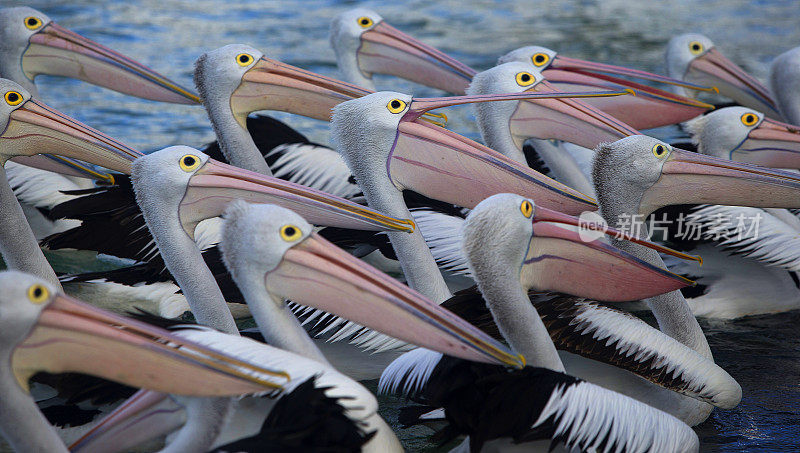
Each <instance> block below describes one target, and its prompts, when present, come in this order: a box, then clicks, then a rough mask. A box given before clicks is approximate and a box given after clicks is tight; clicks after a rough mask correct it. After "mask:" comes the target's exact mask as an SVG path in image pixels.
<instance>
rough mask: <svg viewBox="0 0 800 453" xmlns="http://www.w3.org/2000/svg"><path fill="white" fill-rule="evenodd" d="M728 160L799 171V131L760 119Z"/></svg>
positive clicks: (766, 119)
mask: <svg viewBox="0 0 800 453" xmlns="http://www.w3.org/2000/svg"><path fill="white" fill-rule="evenodd" d="M731 160H735V161H737V162H747V163H751V164H756V165H763V166H765V167H776V168H794V169H800V127H797V126H794V125H791V124H787V123H781V122H780V121H775V120H772V119H769V118H764V119H763V120H762V121H761V124H759V125H758V126H757V127H756V128H754V129H753V130H751V131H750V133H749V134H748V135H747V139H745V141H743V142H742V143H741V144H740V145H739V147H738V148H736V149H734V150H733V151H731Z"/></svg>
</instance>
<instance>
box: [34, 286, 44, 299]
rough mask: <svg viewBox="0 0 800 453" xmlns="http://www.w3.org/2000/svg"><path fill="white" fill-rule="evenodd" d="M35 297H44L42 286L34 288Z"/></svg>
mask: <svg viewBox="0 0 800 453" xmlns="http://www.w3.org/2000/svg"><path fill="white" fill-rule="evenodd" d="M33 297H35V298H36V299H38V298H40V297H42V288H34V290H33Z"/></svg>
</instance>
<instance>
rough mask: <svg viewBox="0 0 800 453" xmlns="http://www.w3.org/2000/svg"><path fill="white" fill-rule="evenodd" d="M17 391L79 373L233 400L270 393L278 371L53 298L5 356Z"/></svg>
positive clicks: (280, 375) (280, 379) (278, 384)
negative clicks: (41, 378) (35, 378)
mask: <svg viewBox="0 0 800 453" xmlns="http://www.w3.org/2000/svg"><path fill="white" fill-rule="evenodd" d="M10 365H11V369H12V370H13V372H14V376H15V377H16V379H17V382H18V383H19V385H20V386H21V387H22V388H24V389H26V390H27V388H28V380H29V379H30V377H31V376H32V375H33V374H35V373H37V372H41V371H44V372H48V373H84V374H91V375H94V376H98V377H101V378H103V379H109V380H113V381H116V382H120V383H123V384H126V385H129V386H132V387H142V388H147V389H151V390H156V391H159V392H165V393H174V394H178V395H189V396H217V397H223V396H235V395H243V394H251V393H259V392H265V391H276V390H278V389H281V388H282V385H283V384H285V383H287V382H288V381H289V376H288V375H287V374H286V373H284V372H281V371H273V370H268V369H265V368H262V367H258V366H254V365H251V364H248V363H246V362H242V361H240V360H238V359H236V358H234V357H231V356H228V355H226V354H223V353H221V352H218V351H215V350H213V349H210V348H207V347H204V346H201V345H199V344H196V343H194V342H191V341H188V340H184V339H182V338H181V337H180V336H178V335H175V334H172V333H170V332H168V331H166V330H164V329H161V328H158V327H154V326H151V325H149V324H145V323H142V322H138V321H136V320H133V319H129V318H125V317H122V316H119V315H116V314H113V313H109V312H107V311H104V310H101V309H99V308H95V307H92V306H91V305H88V304H85V303H83V302H80V301H78V300H76V299H73V298H71V297H69V296H65V295H63V294H58V295H55V296H53V298H52V299H51V301H50V303H49V304H48V306H47V307H46V308H44V309H43V310H42V311H41V313H40V315H39V319H38V322H37V324H36V325H35V326H34V327H33V328H32V329H31V331H30V333H29V334H28V336H27V338H25V340H24V341H22V342H21V343H19V344H18V345H17V346H16V348H15V349H14V351H13V353H12V356H11V363H10Z"/></svg>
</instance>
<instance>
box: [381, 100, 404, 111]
mask: <svg viewBox="0 0 800 453" xmlns="http://www.w3.org/2000/svg"><path fill="white" fill-rule="evenodd" d="M386 108H387V109H388V110H389V111H390V112H392V113H400V112H402V111H403V110H405V109H406V103H405V102H403V101H401V100H400V99H392V100H391V101H389V103H388V104H386Z"/></svg>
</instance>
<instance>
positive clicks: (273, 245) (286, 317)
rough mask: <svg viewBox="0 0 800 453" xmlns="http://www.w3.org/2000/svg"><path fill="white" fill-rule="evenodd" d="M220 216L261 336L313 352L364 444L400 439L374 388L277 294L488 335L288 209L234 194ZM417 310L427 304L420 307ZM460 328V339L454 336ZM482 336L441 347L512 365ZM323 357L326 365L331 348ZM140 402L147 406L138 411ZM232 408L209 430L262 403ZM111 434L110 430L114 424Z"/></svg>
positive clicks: (236, 428)
mask: <svg viewBox="0 0 800 453" xmlns="http://www.w3.org/2000/svg"><path fill="white" fill-rule="evenodd" d="M224 218H225V221H224V224H223V234H222V241H221V247H222V252H223V258H224V259H225V264H226V266H227V267H228V269H230V272H231V274H232V276H233V279H234V280H235V281H236V283H237V284H238V285H239V287H240V288H241V290H242V292H243V293H244V294H245V297H246V299H247V303H248V304H249V305H250V307H251V311H252V313H253V315H254V317H255V319H256V322H257V324H258V325H259V329H260V331H261V332H262V333H263V335H264V338H265V340H266V341H267V342H269V344H271V345H273V346H276V347H280V348H282V349H285V350H288V351H291V352H293V353H295V354H299V355H301V356H303V357H305V358H307V359H311V360H313V361H316V362H317V368H318V369H319V370H320V372H324V373H326V375H329V376H328V378H327V380H318V381H319V384H320V385H322V384H327V385H331V386H334V387H333V389H332V390H330V391H329V393H333V394H335V395H339V396H341V397H343V398H344V399H347V397H346V396H345V395H347V394H348V393H343V392H350V393H353V392H354V394H353V398H354V399H353V400H348V401H347V402H346V403H345V404H346V406H347V407H348V408H351V409H352V408H358V407H364V409H362V410H360V411H357V412H356V414H357V415H358V417H359V419H361V420H363V421H366V419H367V418H368V417H367V416H365V415H364V414H367V415H369V418H371V419H372V422H370V423H369V427H368V429H366V431H368V432H369V431H373V430H377V435H376V436H375V437H374V438H373V439H372V440H370V442H369V443H368V444H367V445H366V446H365V448H366V449H368V451H386V450H387V449H389V448H390V447H391V449H394V450H396V449H398V448H399V444H397V443H396V442H397V441H396V439H395V438H394V435H393V434H392V432H391V429H389V427H388V426H386V425H385V423H383V421H382V420H380V419H379V417H377V415H376V414H375V411H376V409H377V403H376V401H375V399H374V397H373V396H372V395H371V394H370V393H369V392H368V391H367V390H366V389H364V388H363V387H361V386H360V385H358V384H357V383H355V382H353V381H351V380H350V379H349V378H346V377H344V376H343V375H341V374H339V373H338V372H336V371H335V370H334V369H333V367H332V366H331V365H330V363H329V362H328V358H327V357H326V356H325V355H324V354H323V353H324V352H325V351H324V350H323V351H320V349H318V348H317V346H315V344H314V343H312V341H311V339H310V338H309V337H308V335H307V334H306V333H305V331H304V330H303V329H302V327H301V326H300V324H299V323H298V322H297V320H296V319H295V318H294V315H293V314H292V312H291V311H290V310H289V308H288V307H287V305H286V304H285V303H283V298H284V297H289V296H291V298H292V300H294V301H296V302H299V303H303V304H306V303H308V304H310V305H312V306H315V307H319V308H325V309H326V310H329V311H331V312H335V313H338V314H340V315H343V316H345V317H348V318H351V319H359V321H361V322H363V324H364V325H367V326H372V327H375V328H376V329H377V330H379V331H383V332H392V331H394V332H400V331H401V330H406V331H407V332H406V333H405V336H406V338H409V337H414V338H416V339H417V340H416V341H420V342H424V343H425V344H427V345H429V346H433V347H434V348H435V349H438V350H446V349H450V347H449V346H448V345H447V344H446V343H448V342H454V341H455V342H459V343H462V344H466V343H464V340H463V339H466V338H471V340H470V341H472V342H475V344H478V342H480V341H486V340H488V338H487V337H485V336H484V335H483V334H479V331H477V329H475V328H473V327H472V326H470V325H469V324H466V323H464V322H463V321H459V320H457V319H455V318H453V317H452V315H450V314H449V313H448V312H446V311H445V310H443V309H441V308H440V307H438V306H437V305H435V304H433V303H432V302H429V301H426V300H424V298H422V297H421V296H420V295H419V294H417V293H414V292H413V291H410V290H409V289H408V288H407V287H405V286H404V285H402V284H400V283H398V282H397V281H395V280H393V279H392V278H390V277H388V276H386V275H383V274H380V273H379V272H377V271H376V270H374V269H371V268H370V267H369V266H368V265H365V264H364V263H361V262H359V261H358V260H357V259H355V258H353V257H352V256H350V255H348V254H346V253H344V252H343V251H341V250H339V249H337V248H336V247H335V246H333V245H332V244H330V243H328V242H327V241H325V240H324V239H322V238H321V237H319V236H318V235H317V234H315V233H313V232H312V231H313V230H312V226H311V225H310V224H309V223H308V222H306V221H305V220H304V219H303V218H302V217H300V216H299V215H297V214H295V213H294V212H291V211H289V210H287V209H283V208H279V207H277V206H274V205H250V204H248V203H245V202H242V201H235V202H233V203H231V204H230V206H229V207H228V208H227V209H226V211H225V215H224ZM422 312H425V313H427V314H426V315H422V314H421V313H422ZM415 313H419V314H415ZM441 316H445V317H446V318H447V319H448V321H446V322H445V321H443V319H445V318H441ZM429 323H430V324H429ZM445 325H449V326H451V328H452V329H453V330H452V332H460V333H459V334H458V335H456V336H455V337H453V336H452V334H451V333H447V334H446V335H444V336H443V332H444V331H441V332H440V331H439V329H440V327H441V326H445ZM461 335H463V339H462V340H459V339H458V338H459V337H460V336H461ZM437 338H438V340H437ZM487 344H488V345H491V346H492V347H493V348H495V351H496V352H495V353H493V357H494V358H492V357H490V356H489V355H486V352H483V353H479V354H478V355H475V354H474V353H470V352H468V351H466V350H462V351H460V352H459V351H457V350H453V349H450V351H451V353H456V354H458V355H462V356H463V355H472V357H473V359H477V360H481V361H485V360H490V361H493V362H498V361H500V362H502V363H507V364H510V365H513V366H516V367H519V366H520V362H519V359H517V358H516V357H514V356H513V355H511V354H510V353H509V352H508V351H507V350H506V349H505V348H504V347H502V346H501V345H499V344H498V343H496V342H493V341H492V342H490V343H487ZM325 348H327V346H325ZM325 348H324V349H325ZM468 348H472V346H469V347H468ZM307 359H306V360H307ZM311 360H308V361H311ZM332 361H333V362H334V365H335V364H336V357H333V358H332ZM340 389H341V390H340ZM354 389H358V390H357V391H355V390H354ZM290 396H291V395H287V396H286V397H290ZM286 397H284V398H286ZM143 411H145V412H144V413H148V414H149V415H147V416H144V415H143ZM148 411H149V412H148ZM160 411H163V406H156V405H154V404H148V405H142V404H136V405H135V410H133V409H131V408H126V409H123V410H120V411H117V412H116V414H115V415H112V416H111V417H109V421H110V423H111V424H110V425H109V426H106V427H103V428H99V429H100V430H102V431H103V432H105V431H107V430H108V429H110V428H111V427H113V426H117V425H120V424H122V422H123V420H127V419H129V418H131V417H132V416H133V415H134V414H136V419H137V420H147V423H150V419H151V418H152V417H153V416H155V415H157V413H158V412H160ZM239 411H241V412H239ZM239 411H237V413H236V414H235V415H234V419H233V420H232V421H231V422H229V423H228V425H227V428H226V429H224V430H223V433H224V434H223V437H222V438H220V439H218V440H217V444H221V443H224V442H227V441H230V440H232V438H233V436H235V435H238V436H250V435H254V434H256V433H258V430H259V428H260V427H261V421H262V420H263V419H264V417H265V416H266V415H267V411H268V408H264V407H263V405H255V406H254V407H250V408H248V407H241V408H240V409H239ZM112 418H113V420H112ZM243 426H247V428H243ZM159 429H164V428H159ZM125 430H126V431H139V432H141V433H142V434H145V435H148V436H151V435H153V433H152V432H151V428H148V429H145V430H142V429H141V428H140V427H139V426H138V424H135V423H134V424H133V425H131V426H127V425H126V426H125ZM248 430H250V431H248ZM225 431H229V432H227V433H226V432H225ZM157 434H158V433H156V435H157ZM118 435H119V433H117V434H115V436H118ZM96 436H100V434H99V433H93V434H91V437H96ZM91 443H92V444H95V445H94V446H93V447H92V448H99V447H100V445H98V444H97V441H95V440H92V441H91ZM393 444H394V445H393ZM104 445H105V444H104ZM88 446H89V444H88V443H85V444H82V447H81V450H80V451H93V450H84V449H83V448H85V447H88Z"/></svg>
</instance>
